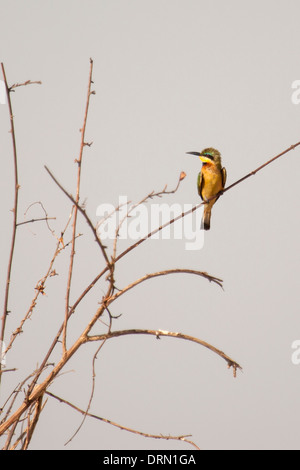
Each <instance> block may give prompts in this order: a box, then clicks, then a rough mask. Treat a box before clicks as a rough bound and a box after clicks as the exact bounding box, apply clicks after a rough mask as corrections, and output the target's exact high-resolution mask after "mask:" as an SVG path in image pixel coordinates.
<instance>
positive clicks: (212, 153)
mask: <svg viewBox="0 0 300 470" xmlns="http://www.w3.org/2000/svg"><path fill="white" fill-rule="evenodd" d="M187 153H188V154H190V155H196V156H197V157H199V158H200V160H201V161H202V163H208V164H211V163H214V164H215V165H216V166H217V167H219V168H221V154H220V152H219V150H216V149H214V148H213V147H208V148H206V149H203V150H202V152H187Z"/></svg>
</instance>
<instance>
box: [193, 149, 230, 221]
mask: <svg viewBox="0 0 300 470" xmlns="http://www.w3.org/2000/svg"><path fill="white" fill-rule="evenodd" d="M187 153H188V154H190V155H196V156H197V157H199V158H200V160H201V161H202V163H203V165H202V168H201V171H200V173H199V175H198V180H197V188H198V194H199V196H200V197H201V199H202V200H203V201H204V202H205V201H207V200H209V199H210V200H209V201H208V202H207V203H206V204H205V205H204V212H203V218H202V223H201V228H204V230H209V229H210V216H211V209H212V206H213V205H214V204H215V202H216V201H217V199H218V198H214V199H211V198H212V197H213V196H215V195H216V194H218V193H219V192H220V191H222V189H224V186H225V183H226V177H227V173H226V169H225V168H224V167H222V163H221V154H220V152H219V151H218V150H216V149H214V148H212V147H210V148H206V149H204V150H202V152H200V153H199V152H187Z"/></svg>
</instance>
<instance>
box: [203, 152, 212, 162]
mask: <svg viewBox="0 0 300 470" xmlns="http://www.w3.org/2000/svg"><path fill="white" fill-rule="evenodd" d="M203 155H205V156H206V157H207V158H209V159H210V160H213V159H214V157H212V156H211V155H210V154H209V153H204V154H203Z"/></svg>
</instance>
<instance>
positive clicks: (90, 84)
mask: <svg viewBox="0 0 300 470" xmlns="http://www.w3.org/2000/svg"><path fill="white" fill-rule="evenodd" d="M92 75H93V61H92V59H90V73H89V81H88V92H87V99H86V106H85V113H84V119H83V126H82V128H81V143H80V151H79V157H78V160H76V162H77V164H78V170H77V186H76V197H75V201H76V205H75V209H74V219H73V235H72V248H71V254H70V265H69V273H68V281H67V292H66V306H65V320H64V327H63V335H62V346H63V353H64V354H65V353H66V350H67V345H66V341H67V323H68V318H69V308H70V289H71V281H72V275H73V265H74V256H75V241H76V227H77V214H78V204H79V194H80V180H81V168H82V156H83V149H84V147H85V144H86V143H85V130H86V124H87V116H88V110H89V104H90V97H91V86H92V83H93V81H92Z"/></svg>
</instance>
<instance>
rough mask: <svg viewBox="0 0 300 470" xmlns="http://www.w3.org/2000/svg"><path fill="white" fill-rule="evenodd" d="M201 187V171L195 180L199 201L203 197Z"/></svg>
mask: <svg viewBox="0 0 300 470" xmlns="http://www.w3.org/2000/svg"><path fill="white" fill-rule="evenodd" d="M203 185H204V178H203V173H202V171H200V173H199V175H198V179H197V188H198V194H199V196H200V197H201V199H203V197H202V189H203Z"/></svg>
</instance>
